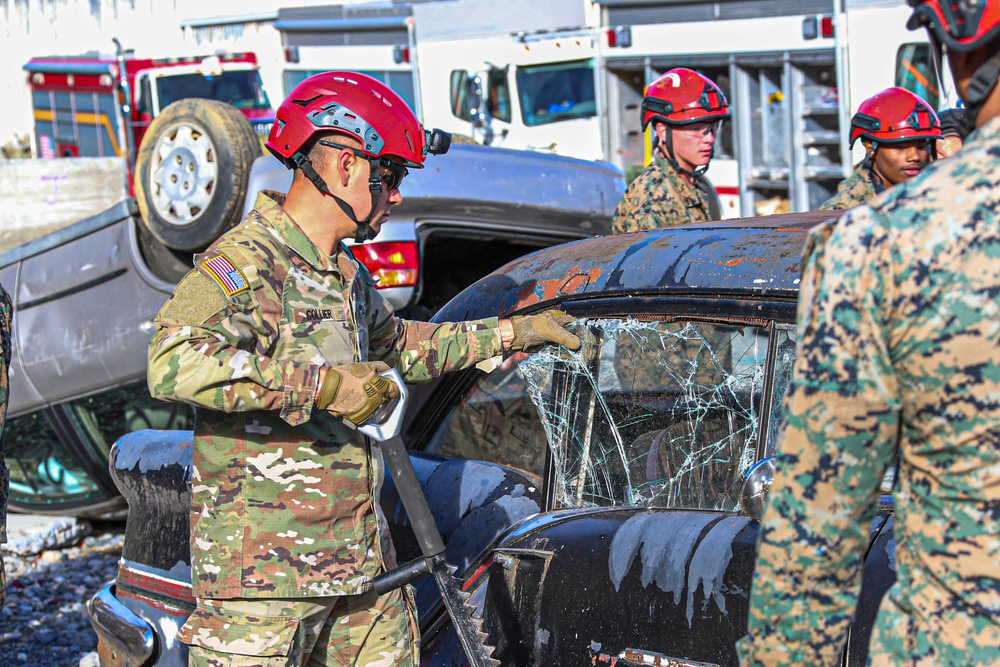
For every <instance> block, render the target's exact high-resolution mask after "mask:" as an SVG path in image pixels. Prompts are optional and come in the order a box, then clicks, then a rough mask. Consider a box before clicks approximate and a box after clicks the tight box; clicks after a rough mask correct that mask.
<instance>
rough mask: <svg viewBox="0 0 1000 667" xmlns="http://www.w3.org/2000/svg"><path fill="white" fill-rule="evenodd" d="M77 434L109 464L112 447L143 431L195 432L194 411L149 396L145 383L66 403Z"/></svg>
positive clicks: (185, 406)
mask: <svg viewBox="0 0 1000 667" xmlns="http://www.w3.org/2000/svg"><path fill="white" fill-rule="evenodd" d="M66 409H67V412H68V414H69V417H70V420H71V422H72V423H73V426H74V427H75V429H76V432H77V434H78V435H79V436H81V439H82V440H83V442H84V443H85V444H86V446H87V447H89V448H91V450H92V451H93V453H94V454H96V455H97V456H98V457H100V458H103V459H104V460H107V457H108V453H109V452H110V451H111V445H113V444H114V443H115V441H116V440H117V439H118V438H120V437H122V436H123V435H125V434H126V433H131V432H132V431H138V430H140V429H146V428H152V429H180V430H188V429H192V428H194V409H193V408H192V407H191V406H189V405H185V404H181V403H165V402H163V401H160V400H158V399H155V398H153V397H152V396H150V395H149V390H148V389H147V388H146V383H145V382H139V383H136V384H131V385H126V386H125V387H118V388H117V389H111V390H109V391H105V392H102V393H100V394H97V395H95V396H88V397H87V398H83V399H80V400H77V401H72V402H70V403H66Z"/></svg>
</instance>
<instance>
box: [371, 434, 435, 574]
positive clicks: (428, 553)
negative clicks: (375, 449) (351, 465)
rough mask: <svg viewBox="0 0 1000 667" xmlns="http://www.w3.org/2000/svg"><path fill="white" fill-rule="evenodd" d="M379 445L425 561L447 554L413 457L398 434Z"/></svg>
mask: <svg viewBox="0 0 1000 667" xmlns="http://www.w3.org/2000/svg"><path fill="white" fill-rule="evenodd" d="M378 446H379V448H380V449H381V450H382V455H383V456H384V457H385V462H386V464H387V465H388V467H389V474H390V475H392V479H393V481H394V482H396V491H398V492H399V499H400V500H402V501H403V507H404V508H405V509H406V516H407V517H408V518H409V519H410V525H411V526H413V534H414V535H416V537H417V542H418V543H419V544H420V551H421V553H423V554H424V557H425V558H432V557H434V556H437V555H438V554H440V553H444V540H442V539H441V533H440V532H438V528H437V524H436V523H434V515H432V514H431V508H430V507H429V506H428V505H427V499H426V498H425V497H424V491H423V489H422V488H420V482H419V480H417V475H416V473H415V472H413V463H411V462H410V455H409V453H407V451H406V445H404V444H403V439H402V438H400V437H399V436H398V435H396V436H393V437H391V438H389V439H388V440H385V441H383V442H381V443H379V445H378ZM383 576H384V575H383Z"/></svg>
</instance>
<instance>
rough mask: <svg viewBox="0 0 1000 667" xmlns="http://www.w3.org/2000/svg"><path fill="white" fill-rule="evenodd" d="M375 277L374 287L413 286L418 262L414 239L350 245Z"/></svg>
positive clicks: (359, 259)
mask: <svg viewBox="0 0 1000 667" xmlns="http://www.w3.org/2000/svg"><path fill="white" fill-rule="evenodd" d="M351 252H353V253H354V256H355V257H357V259H358V261H359V262H361V263H362V264H364V265H365V267H366V268H367V269H368V271H369V272H370V273H371V274H372V278H374V279H375V287H377V288H378V289H385V288H386V287H413V286H414V285H416V284H417V271H418V269H419V268H420V262H419V260H418V255H417V242H416V241H381V242H377V243H364V244H361V245H356V246H352V247H351Z"/></svg>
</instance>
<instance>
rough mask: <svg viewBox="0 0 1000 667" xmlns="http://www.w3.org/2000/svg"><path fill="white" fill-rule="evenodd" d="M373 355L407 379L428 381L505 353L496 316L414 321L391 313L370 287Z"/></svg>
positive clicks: (408, 380) (370, 329)
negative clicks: (445, 320) (441, 321)
mask: <svg viewBox="0 0 1000 667" xmlns="http://www.w3.org/2000/svg"><path fill="white" fill-rule="evenodd" d="M369 298H370V299H371V301H372V302H373V306H374V307H372V308H371V309H370V311H369V312H370V313H371V314H372V319H371V321H370V328H369V333H370V341H369V345H370V347H371V358H372V359H377V360H381V361H384V362H385V363H387V364H389V365H390V366H393V367H395V368H396V369H397V370H398V371H399V372H400V374H401V375H402V376H403V379H404V380H406V381H407V382H428V381H430V380H432V379H434V378H436V377H438V376H439V375H441V374H442V373H447V372H449V371H457V370H462V369H463V368H469V367H470V366H475V365H476V364H478V363H479V362H480V361H483V360H484V359H489V358H490V357H495V356H496V355H498V354H500V353H501V352H503V345H502V344H501V342H500V328H499V327H500V325H499V321H498V319H497V318H495V317H491V318H487V319H484V320H471V321H468V322H445V323H442V324H431V323H430V322H414V321H412V320H403V319H400V318H398V317H396V315H395V314H394V313H393V312H392V307H391V306H389V304H387V303H385V301H384V299H383V298H382V296H381V295H379V294H378V293H377V292H376V291H375V289H374V287H372V288H371V289H370V290H369Z"/></svg>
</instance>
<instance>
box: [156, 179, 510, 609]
mask: <svg viewBox="0 0 1000 667" xmlns="http://www.w3.org/2000/svg"><path fill="white" fill-rule="evenodd" d="M283 201H284V199H283V197H282V196H281V195H279V194H277V193H261V195H259V196H258V199H257V202H256V209H255V210H254V211H253V212H251V214H250V215H248V216H247V219H246V220H244V221H243V223H242V224H240V225H239V226H238V227H236V228H235V229H233V230H231V231H230V232H227V233H226V234H225V235H224V236H223V237H222V238H220V239H219V240H218V241H217V242H216V243H215V244H213V246H212V247H211V248H209V250H208V251H206V252H205V253H204V254H203V255H201V256H200V258H199V261H198V262H197V264H196V269H195V270H193V271H192V272H190V273H189V274H188V275H187V276H186V277H185V278H184V279H183V280H182V281H181V283H180V284H179V285H178V286H177V288H176V290H175V291H174V294H173V296H172V297H171V299H170V300H169V301H168V302H167V303H166V305H164V307H163V309H162V310H161V311H160V314H159V315H158V317H157V332H156V334H155V335H154V337H153V340H152V342H151V345H150V357H149V387H150V391H151V392H152V394H153V395H154V396H156V397H159V398H162V399H164V400H168V401H181V402H186V403H191V404H193V405H196V406H198V407H199V408H200V410H199V411H198V415H197V421H196V427H195V451H194V471H193V479H192V520H191V521H192V526H191V528H192V544H191V568H192V573H191V575H192V582H193V585H194V594H195V596H196V597H199V598H235V597H243V598H255V597H256V598H259V597H311V596H326V595H344V594H355V593H361V592H364V591H367V590H369V589H370V587H371V579H372V577H374V576H375V575H376V574H378V573H379V572H381V571H382V566H383V563H384V562H385V564H386V567H392V566H393V565H394V562H393V561H394V555H393V554H392V553H391V552H390V548H391V547H390V545H389V543H388V531H387V530H386V527H385V524H384V519H383V518H382V516H381V514H380V513H379V512H378V503H377V495H378V488H379V486H380V484H381V480H382V464H381V459H380V458H379V457H380V455H379V454H378V449H377V448H375V449H370V448H369V445H368V443H367V441H366V439H365V438H364V437H363V436H361V435H360V434H359V433H358V432H357V431H355V430H352V429H349V428H347V427H346V426H344V424H343V422H342V421H341V420H339V419H337V418H335V417H333V416H332V415H331V414H329V413H328V412H326V411H323V410H314V409H313V397H314V394H315V392H316V384H317V374H318V372H319V369H320V368H321V367H324V366H338V365H343V364H349V363H352V362H355V361H368V360H381V361H384V362H386V363H387V364H389V365H390V366H394V367H396V368H397V369H399V371H400V373H401V374H402V376H403V377H404V378H405V379H406V380H407V381H409V382H421V381H426V380H429V379H431V378H433V377H435V376H437V375H439V374H440V373H442V372H445V371H448V370H454V369H460V368H465V367H467V366H470V365H473V364H475V363H477V362H478V361H481V360H483V359H486V358H489V357H492V356H494V355H496V354H499V353H500V351H501V343H500V334H499V330H498V328H497V320H496V319H495V318H494V319H490V320H480V321H472V322H462V323H454V324H440V325H432V324H427V323H422V322H410V321H406V320H400V319H398V318H397V317H396V316H395V315H394V314H393V311H392V309H391V307H390V306H389V305H388V304H387V303H386V302H385V300H384V299H383V298H382V297H381V296H380V295H379V293H378V292H377V291H375V288H374V286H373V283H372V280H371V277H370V276H369V274H368V273H367V271H366V270H365V269H364V268H363V267H362V266H361V265H360V264H358V263H357V262H356V261H355V260H354V259H353V257H352V256H351V255H350V253H349V252H348V250H347V249H346V247H344V246H342V247H341V248H340V249H339V250H338V252H336V253H335V255H334V256H333V257H329V256H326V255H325V254H323V253H322V252H320V251H319V249H318V248H316V246H315V245H313V243H312V242H311V241H309V239H308V237H306V235H305V234H304V233H303V232H302V231H301V230H300V229H299V228H298V227H297V226H296V225H295V223H294V222H293V221H292V219H291V218H290V217H289V216H288V215H287V214H286V213H285V212H284V210H283V209H282V208H281V205H282V203H283Z"/></svg>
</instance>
